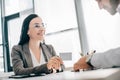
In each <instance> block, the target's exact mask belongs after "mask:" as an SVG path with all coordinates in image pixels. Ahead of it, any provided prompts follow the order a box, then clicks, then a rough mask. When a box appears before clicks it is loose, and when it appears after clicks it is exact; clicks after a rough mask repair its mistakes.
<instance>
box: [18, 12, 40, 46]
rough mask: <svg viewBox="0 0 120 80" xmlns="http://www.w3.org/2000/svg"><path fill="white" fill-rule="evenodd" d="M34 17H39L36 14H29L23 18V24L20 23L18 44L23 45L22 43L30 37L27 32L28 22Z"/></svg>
mask: <svg viewBox="0 0 120 80" xmlns="http://www.w3.org/2000/svg"><path fill="white" fill-rule="evenodd" d="M36 17H39V16H38V15H36V14H30V15H29V16H27V17H26V18H25V19H24V21H23V24H22V29H21V35H20V41H19V43H18V45H23V44H25V43H27V42H29V39H30V38H29V36H28V34H27V32H28V29H29V24H30V21H31V20H32V19H33V18H36Z"/></svg>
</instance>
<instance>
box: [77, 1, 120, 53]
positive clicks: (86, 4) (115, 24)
mask: <svg viewBox="0 0 120 80" xmlns="http://www.w3.org/2000/svg"><path fill="white" fill-rule="evenodd" d="M81 3H82V9H83V14H84V22H85V29H86V34H87V40H88V45H89V46H88V47H89V49H90V50H93V49H95V50H96V51H97V52H103V51H106V50H108V49H111V48H116V47H118V46H120V37H119V34H120V22H119V21H120V15H119V14H118V13H117V14H116V15H114V16H112V15H110V14H109V13H108V12H107V11H106V10H100V9H99V7H98V4H97V2H96V1H95V0H81ZM79 15H80V14H79Z"/></svg>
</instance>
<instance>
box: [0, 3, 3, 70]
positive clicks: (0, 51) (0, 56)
mask: <svg viewBox="0 0 120 80" xmlns="http://www.w3.org/2000/svg"><path fill="white" fill-rule="evenodd" d="M0 71H4V66H3V43H2V18H1V1H0Z"/></svg>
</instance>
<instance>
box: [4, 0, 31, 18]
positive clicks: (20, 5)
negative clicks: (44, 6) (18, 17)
mask: <svg viewBox="0 0 120 80" xmlns="http://www.w3.org/2000/svg"><path fill="white" fill-rule="evenodd" d="M31 8H33V0H5V15H6V16H7V15H11V14H13V13H18V12H21V11H24V10H29V9H31Z"/></svg>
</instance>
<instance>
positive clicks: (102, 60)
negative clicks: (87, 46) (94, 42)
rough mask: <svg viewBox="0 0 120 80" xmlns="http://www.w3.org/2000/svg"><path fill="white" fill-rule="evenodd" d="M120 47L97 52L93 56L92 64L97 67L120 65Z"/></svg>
mask: <svg viewBox="0 0 120 80" xmlns="http://www.w3.org/2000/svg"><path fill="white" fill-rule="evenodd" d="M119 59H120V47H119V48H116V49H111V50H108V51H106V52H103V53H95V54H94V55H93V56H92V58H91V64H92V65H93V66H94V67H95V68H112V67H120V61H119Z"/></svg>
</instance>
